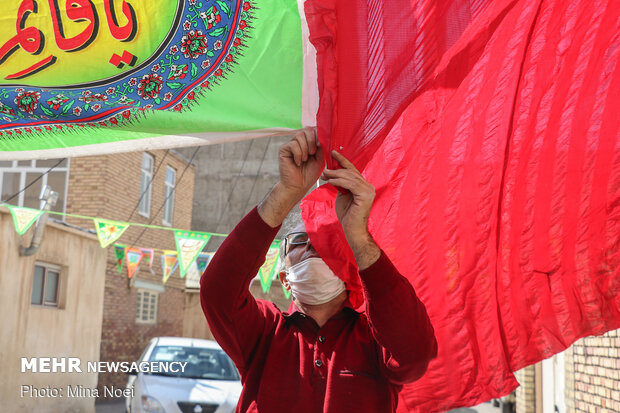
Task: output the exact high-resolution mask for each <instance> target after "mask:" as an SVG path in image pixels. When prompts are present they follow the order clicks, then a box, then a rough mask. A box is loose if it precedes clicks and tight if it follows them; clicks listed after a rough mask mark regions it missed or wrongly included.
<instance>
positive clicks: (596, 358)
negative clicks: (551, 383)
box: [567, 330, 620, 413]
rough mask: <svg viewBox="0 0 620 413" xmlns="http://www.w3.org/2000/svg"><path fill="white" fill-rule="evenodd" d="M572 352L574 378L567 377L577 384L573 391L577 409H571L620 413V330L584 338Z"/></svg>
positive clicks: (597, 412)
mask: <svg viewBox="0 0 620 413" xmlns="http://www.w3.org/2000/svg"><path fill="white" fill-rule="evenodd" d="M572 351H573V357H572V360H571V364H572V365H571V366H570V370H572V372H573V374H572V376H573V377H571V378H570V379H568V378H567V381H568V380H572V381H573V383H574V386H573V387H572V391H571V392H570V393H571V394H574V396H573V397H574V398H573V402H572V404H573V406H574V410H570V411H571V412H575V413H585V412H596V413H612V412H620V330H614V331H610V332H608V333H607V334H605V335H602V336H593V337H585V338H582V339H581V340H579V341H577V342H576V343H575V344H573V346H572ZM567 376H569V374H567ZM567 387H568V386H567Z"/></svg>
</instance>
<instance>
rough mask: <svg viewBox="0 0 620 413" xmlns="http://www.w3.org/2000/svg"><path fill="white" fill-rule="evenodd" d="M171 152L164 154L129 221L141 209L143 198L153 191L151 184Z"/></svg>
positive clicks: (128, 219)
mask: <svg viewBox="0 0 620 413" xmlns="http://www.w3.org/2000/svg"><path fill="white" fill-rule="evenodd" d="M169 152H170V149H166V152H165V153H164V156H162V158H161V160H160V161H159V165H157V168H155V172H153V175H152V176H151V180H150V181H149V183H148V185H146V186H145V188H144V191H142V193H141V194H140V198H138V203H137V204H136V206H135V207H134V208H133V210H132V211H131V214H129V218H127V221H130V220H131V218H133V214H135V213H136V210H137V209H138V208H139V207H140V203H141V202H142V198H144V195H145V194H146V193H147V191H149V190H150V189H151V184H152V183H153V180H154V179H155V177H156V176H157V172H159V168H161V166H162V165H163V163H164V159H166V156H168V153H169Z"/></svg>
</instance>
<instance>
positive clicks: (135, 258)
mask: <svg viewBox="0 0 620 413" xmlns="http://www.w3.org/2000/svg"><path fill="white" fill-rule="evenodd" d="M142 257H144V254H142V251H140V249H139V248H126V249H125V262H127V276H128V277H129V278H131V277H133V275H134V273H135V272H136V270H137V269H138V266H139V265H140V261H142Z"/></svg>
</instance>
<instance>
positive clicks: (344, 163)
mask: <svg viewBox="0 0 620 413" xmlns="http://www.w3.org/2000/svg"><path fill="white" fill-rule="evenodd" d="M332 156H333V157H334V159H335V160H337V161H338V163H339V164H340V166H342V167H343V168H345V169H352V170H354V171H357V168H356V167H355V165H353V163H352V162H351V161H349V160H348V159H347V158H345V157H344V155H342V154H341V153H340V152H338V151H335V150H332ZM358 172H359V171H358Z"/></svg>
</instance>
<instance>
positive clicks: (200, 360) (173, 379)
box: [125, 337, 242, 413]
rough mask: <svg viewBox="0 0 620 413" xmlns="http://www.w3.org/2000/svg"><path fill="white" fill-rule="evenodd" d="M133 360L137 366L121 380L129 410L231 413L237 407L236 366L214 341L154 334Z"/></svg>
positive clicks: (238, 384) (138, 411) (135, 412)
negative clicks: (126, 377) (136, 360)
mask: <svg viewBox="0 0 620 413" xmlns="http://www.w3.org/2000/svg"><path fill="white" fill-rule="evenodd" d="M138 363H139V366H141V367H140V370H141V371H140V372H132V373H130V374H131V375H130V377H129V381H128V382H127V389H132V388H133V391H127V394H131V396H127V398H126V400H125V407H126V409H127V412H129V413H233V412H234V411H235V408H236V407H237V402H238V400H239V396H240V394H241V387H242V386H241V381H240V377H239V372H238V371H237V369H236V368H235V365H234V364H233V362H232V360H231V359H230V358H229V357H228V356H227V355H226V353H224V351H223V350H222V348H221V347H220V346H219V345H218V344H217V343H216V342H215V341H211V340H201V339H195V338H185V337H157V338H154V339H152V340H151V342H150V343H149V345H148V346H147V347H146V349H145V350H144V352H143V353H142V356H140V359H139V360H138ZM161 366H163V367H161ZM143 367H144V368H143Z"/></svg>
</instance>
